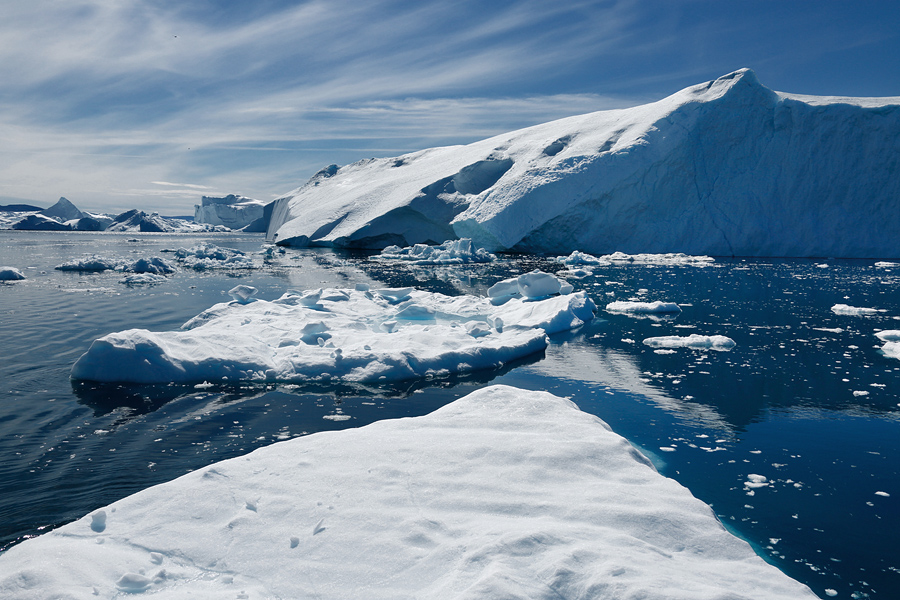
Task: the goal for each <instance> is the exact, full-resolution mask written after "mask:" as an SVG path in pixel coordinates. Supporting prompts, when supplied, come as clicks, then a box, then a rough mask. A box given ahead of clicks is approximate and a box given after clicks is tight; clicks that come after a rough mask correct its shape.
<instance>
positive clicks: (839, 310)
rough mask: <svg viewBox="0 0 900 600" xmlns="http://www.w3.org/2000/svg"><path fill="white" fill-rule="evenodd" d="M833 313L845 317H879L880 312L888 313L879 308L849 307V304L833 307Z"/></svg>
mask: <svg viewBox="0 0 900 600" xmlns="http://www.w3.org/2000/svg"><path fill="white" fill-rule="evenodd" d="M831 312H833V313H834V314H836V315H845V316H850V317H869V316H872V315H877V314H878V313H880V312H887V311H885V310H883V309H877V308H862V307H859V306H849V305H847V304H835V305H834V306H832V307H831Z"/></svg>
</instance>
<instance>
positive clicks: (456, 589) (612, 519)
mask: <svg viewBox="0 0 900 600" xmlns="http://www.w3.org/2000/svg"><path fill="white" fill-rule="evenodd" d="M248 306H250V305H248ZM136 593H147V594H155V595H156V596H154V597H157V596H158V597H162V598H195V597H196V598H308V597H315V598H323V599H324V598H340V599H346V598H371V599H379V598H392V599H393V598H431V599H442V598H454V599H459V598H471V599H474V598H485V599H487V598H530V599H535V600H541V599H548V600H549V599H554V600H558V599H576V598H644V599H646V600H663V599H665V600H682V599H683V600H688V599H689V600H726V599H727V600H742V599H745V600H746V599H750V598H766V599H767V600H788V599H790V600H797V599H805V598H810V599H812V598H815V597H816V596H815V595H814V594H813V593H812V592H811V591H810V590H809V589H808V588H807V587H806V586H804V585H802V584H800V583H798V582H796V581H794V580H792V579H790V578H788V577H787V576H786V575H784V574H783V573H782V572H781V571H779V570H778V569H777V568H776V567H774V566H772V565H769V564H767V563H766V562H765V561H763V559H761V558H760V557H758V556H757V555H755V554H754V552H753V550H752V549H751V548H750V546H749V545H748V544H747V543H746V542H744V541H742V540H740V539H738V538H736V537H734V536H733V535H731V534H730V533H728V532H727V531H726V530H725V529H724V528H723V527H722V525H721V524H720V523H719V521H718V520H717V519H716V517H715V515H714V514H713V512H712V510H711V509H710V508H709V506H707V505H706V504H704V503H703V502H701V501H700V500H698V499H696V498H694V497H693V496H692V495H691V493H690V492H689V491H688V490H687V489H686V488H684V487H682V486H681V485H680V484H678V483H677V482H675V481H673V480H671V479H668V478H666V477H663V476H661V475H659V474H658V473H657V472H656V471H655V469H654V468H653V467H652V466H651V464H650V462H649V461H648V460H647V459H646V458H645V457H644V456H643V455H642V454H640V453H639V452H637V451H636V450H635V449H634V448H633V447H632V446H631V445H630V444H629V443H628V442H627V441H626V440H625V439H624V438H622V437H620V436H618V435H617V434H615V433H613V432H612V431H611V430H610V429H609V427H608V426H607V425H606V424H605V423H604V422H602V421H601V420H600V419H598V418H597V417H594V416H592V415H588V414H586V413H583V412H581V411H580V410H578V408H577V407H576V406H575V405H574V404H573V403H572V402H571V401H569V400H566V399H563V398H559V397H557V396H553V395H551V394H549V393H546V392H534V391H525V390H518V389H516V388H511V387H506V386H493V387H488V388H484V389H481V390H478V391H476V392H473V393H471V394H469V395H468V396H466V397H464V398H461V399H460V400H457V401H456V402H453V403H451V404H449V405H447V406H445V407H443V408H441V409H439V410H437V411H435V412H433V413H431V414H430V415H426V416H423V417H415V418H406V419H395V420H385V421H379V422H376V423H374V424H372V425H368V426H366V427H362V428H359V429H348V430H344V431H337V432H323V433H316V434H313V435H310V436H306V437H302V438H296V439H293V440H290V441H285V442H280V443H276V444H273V445H271V446H267V447H264V448H261V449H259V450H256V451H254V452H252V453H251V454H249V455H246V456H242V457H238V458H233V459H230V460H226V461H222V462H219V463H215V464H213V465H209V466H207V467H205V468H202V469H199V470H198V471H195V472H193V473H189V474H187V475H184V476H182V477H180V478H178V479H176V480H174V481H171V482H169V483H165V484H162V485H158V486H155V487H152V488H149V489H147V490H144V491H141V492H138V493H137V494H134V495H132V496H130V497H127V498H125V499H123V500H120V501H117V502H115V503H114V504H112V505H110V506H107V507H105V508H103V509H101V510H98V511H95V512H94V513H92V514H90V515H87V516H85V517H84V518H82V519H80V520H78V521H75V522H73V523H70V524H68V525H66V526H64V527H61V528H59V529H56V530H54V531H51V532H49V533H45V534H44V535H41V536H39V537H36V538H33V539H30V540H27V541H25V542H22V543H21V544H19V545H17V546H14V547H12V548H11V549H10V550H8V551H7V552H6V553H4V554H3V555H2V556H0V596H2V597H4V598H17V599H19V600H37V599H41V600H43V599H44V598H72V599H82V598H83V599H92V598H97V597H100V598H113V597H115V598H120V597H125V594H136Z"/></svg>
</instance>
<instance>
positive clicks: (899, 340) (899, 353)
mask: <svg viewBox="0 0 900 600" xmlns="http://www.w3.org/2000/svg"><path fill="white" fill-rule="evenodd" d="M875 337H877V338H878V339H879V340H881V341H882V342H884V346H882V347H881V352H882V353H884V355H885V356H887V357H888V358H897V359H900V330H897V329H886V330H884V331H879V332H878V333H876V334H875Z"/></svg>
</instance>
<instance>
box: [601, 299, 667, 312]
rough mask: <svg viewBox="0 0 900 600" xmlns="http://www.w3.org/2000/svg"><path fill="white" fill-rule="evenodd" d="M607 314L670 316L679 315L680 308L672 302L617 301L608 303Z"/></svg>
mask: <svg viewBox="0 0 900 600" xmlns="http://www.w3.org/2000/svg"><path fill="white" fill-rule="evenodd" d="M606 310H607V312H613V313H634V314H648V313H650V314H657V313H663V314H671V313H680V312H681V307H680V306H678V305H677V304H675V303H674V302H661V301H659V300H657V301H656V302H630V301H624V300H622V301H618V302H610V303H609V304H607V305H606Z"/></svg>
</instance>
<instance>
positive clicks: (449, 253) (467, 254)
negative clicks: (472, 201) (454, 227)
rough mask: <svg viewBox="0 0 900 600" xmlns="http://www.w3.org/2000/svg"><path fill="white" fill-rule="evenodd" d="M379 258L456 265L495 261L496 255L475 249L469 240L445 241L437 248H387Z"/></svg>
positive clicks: (416, 263)
mask: <svg viewBox="0 0 900 600" xmlns="http://www.w3.org/2000/svg"><path fill="white" fill-rule="evenodd" d="M381 258H390V259H396V260H404V261H409V262H411V263H412V264H415V265H458V264H464V263H486V262H492V261H495V260H497V256H496V255H494V254H491V253H490V252H488V251H487V250H485V249H484V248H476V247H475V244H473V243H472V240H471V239H469V238H461V239H458V240H447V241H446V242H444V243H443V244H441V245H439V246H429V245H428V244H415V245H413V246H407V247H406V248H401V247H400V246H388V247H387V248H385V249H384V250H382V251H381Z"/></svg>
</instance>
